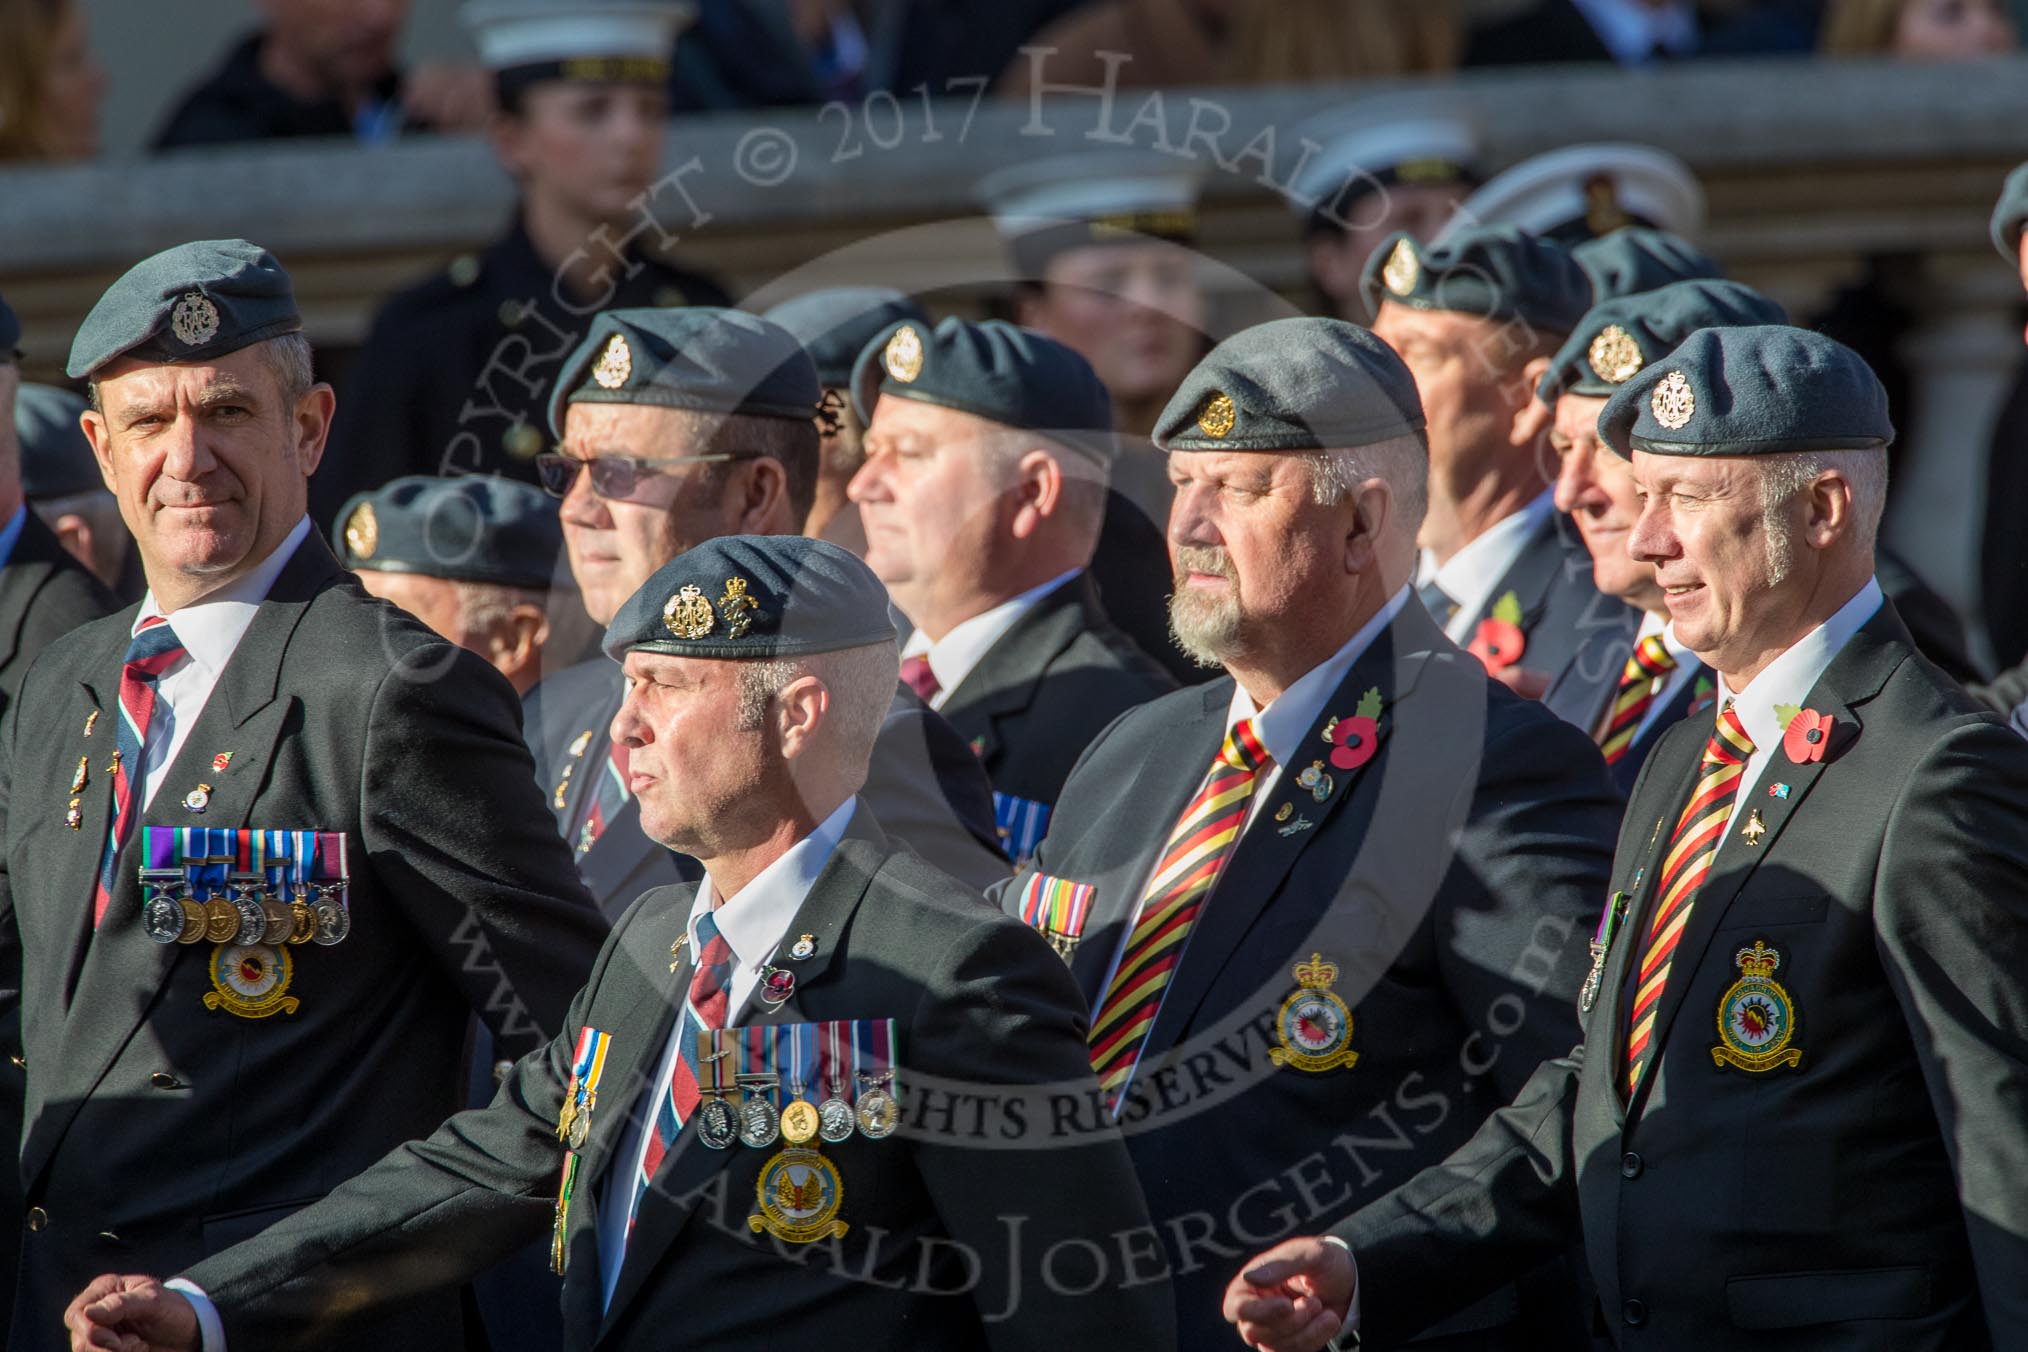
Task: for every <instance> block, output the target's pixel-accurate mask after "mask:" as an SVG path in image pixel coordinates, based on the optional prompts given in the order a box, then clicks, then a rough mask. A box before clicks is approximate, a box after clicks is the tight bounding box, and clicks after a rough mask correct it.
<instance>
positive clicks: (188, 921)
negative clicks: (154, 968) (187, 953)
mask: <svg viewBox="0 0 2028 1352" xmlns="http://www.w3.org/2000/svg"><path fill="white" fill-rule="evenodd" d="M176 900H177V904H178V905H179V906H181V907H182V908H183V933H181V934H179V935H177V936H176V942H177V943H179V944H194V943H196V942H198V941H199V940H201V939H202V938H204V933H205V931H206V930H208V929H210V928H211V925H210V922H209V920H208V918H207V917H206V916H205V914H204V907H203V906H201V905H199V904H198V903H197V902H195V901H192V900H191V899H190V898H189V897H178V898H177V899H176Z"/></svg>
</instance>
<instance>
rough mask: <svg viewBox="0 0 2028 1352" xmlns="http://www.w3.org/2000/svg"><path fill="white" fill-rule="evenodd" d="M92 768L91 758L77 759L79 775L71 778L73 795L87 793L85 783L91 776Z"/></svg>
mask: <svg viewBox="0 0 2028 1352" xmlns="http://www.w3.org/2000/svg"><path fill="white" fill-rule="evenodd" d="M91 766H92V762H91V757H90V756H79V757H78V758H77V773H76V774H74V775H72V776H71V777H70V791H71V792H72V793H83V792H84V791H85V781H86V779H87V778H88V777H89V776H90V774H91Z"/></svg>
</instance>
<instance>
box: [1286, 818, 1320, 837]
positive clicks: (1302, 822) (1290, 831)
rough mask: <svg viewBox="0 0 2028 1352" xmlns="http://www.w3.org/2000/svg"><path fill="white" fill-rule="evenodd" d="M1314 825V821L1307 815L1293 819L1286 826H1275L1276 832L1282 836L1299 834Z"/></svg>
mask: <svg viewBox="0 0 2028 1352" xmlns="http://www.w3.org/2000/svg"><path fill="white" fill-rule="evenodd" d="M1315 825H1316V823H1315V822H1313V821H1311V820H1310V819H1309V818H1308V817H1298V818H1296V819H1295V820H1294V821H1292V822H1290V823H1289V824H1288V825H1287V826H1282V827H1277V828H1276V833H1277V834H1278V835H1284V836H1293V835H1299V834H1301V833H1302V832H1304V831H1307V830H1309V829H1310V828H1311V827H1313V826H1315Z"/></svg>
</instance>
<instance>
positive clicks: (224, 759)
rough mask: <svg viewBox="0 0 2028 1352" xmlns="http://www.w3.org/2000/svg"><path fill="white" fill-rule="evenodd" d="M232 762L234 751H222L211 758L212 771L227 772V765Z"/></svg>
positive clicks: (215, 772)
mask: <svg viewBox="0 0 2028 1352" xmlns="http://www.w3.org/2000/svg"><path fill="white" fill-rule="evenodd" d="M230 764H232V753H231V752H230V751H221V752H219V753H218V754H217V755H216V756H213V757H212V758H211V770H212V773H213V774H221V775H222V774H224V773H225V767H226V766H228V765H230Z"/></svg>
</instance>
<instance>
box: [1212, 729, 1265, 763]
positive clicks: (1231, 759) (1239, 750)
mask: <svg viewBox="0 0 2028 1352" xmlns="http://www.w3.org/2000/svg"><path fill="white" fill-rule="evenodd" d="M1218 759H1219V760H1220V761H1222V762H1224V763H1225V764H1227V765H1229V766H1231V767H1232V768H1233V769H1235V770H1258V769H1260V767H1261V766H1263V765H1265V764H1267V762H1268V753H1267V748H1266V747H1264V746H1262V745H1261V744H1260V737H1259V735H1258V734H1257V733H1255V732H1254V730H1253V720H1252V719H1251V718H1242V719H1240V720H1239V722H1237V723H1234V724H1233V725H1232V731H1230V732H1228V733H1226V734H1225V745H1224V746H1222V747H1220V748H1219V751H1218Z"/></svg>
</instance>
